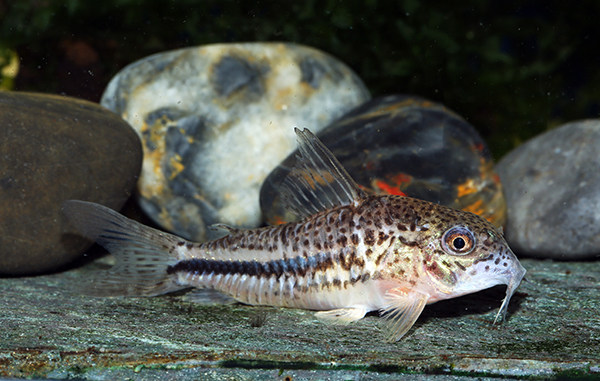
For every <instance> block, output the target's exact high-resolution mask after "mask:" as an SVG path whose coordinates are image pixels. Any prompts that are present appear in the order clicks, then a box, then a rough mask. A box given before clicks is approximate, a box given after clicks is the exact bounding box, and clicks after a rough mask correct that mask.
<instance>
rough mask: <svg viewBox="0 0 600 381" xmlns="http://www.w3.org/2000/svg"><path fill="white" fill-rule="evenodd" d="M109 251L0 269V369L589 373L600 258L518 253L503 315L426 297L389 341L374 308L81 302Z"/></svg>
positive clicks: (20, 374)
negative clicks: (522, 276) (73, 261)
mask: <svg viewBox="0 0 600 381" xmlns="http://www.w3.org/2000/svg"><path fill="white" fill-rule="evenodd" d="M107 258H110V257H105V258H103V259H101V260H100V261H96V262H94V263H91V264H88V265H86V266H83V267H80V268H77V269H73V270H69V271H66V272H63V273H59V274H55V275H48V276H39V277H28V278H3V279H0V290H1V292H0V308H1V309H0V377H5V378H8V379H10V378H38V379H46V378H50V379H80V380H110V379H122V380H126V379H131V380H189V379H206V380H221V379H227V380H304V379H307V380H309V379H310V380H313V379H329V380H392V379H399V378H400V379H406V380H425V379H428V380H470V379H488V378H489V379H499V378H500V379H502V378H505V379H534V380H535V379H578V380H579V379H600V292H599V291H600V262H598V261H596V262H553V261H540V260H533V259H525V260H522V264H523V266H524V267H525V268H526V269H527V270H528V273H527V278H528V279H529V280H530V281H531V282H532V283H533V285H531V284H527V283H523V284H522V285H521V287H520V289H519V291H518V292H517V293H516V294H515V296H514V297H513V300H512V302H511V305H510V308H509V316H508V321H507V322H505V323H504V324H502V325H500V326H495V327H493V326H492V324H491V323H492V321H493V319H494V317H495V314H496V312H497V310H498V308H499V307H500V303H501V301H502V298H503V297H504V290H505V288H504V287H496V288H493V289H490V290H486V291H482V292H479V293H476V294H472V295H468V296H464V297H461V298H458V299H453V300H449V301H443V302H439V303H437V304H433V305H430V306H427V307H426V308H425V311H424V313H423V315H422V316H421V317H420V318H419V320H418V321H417V324H416V325H415V326H414V327H413V329H411V331H410V332H409V333H408V335H407V336H406V337H405V338H404V339H403V340H401V341H400V342H397V343H386V342H384V341H383V340H382V338H383V335H382V332H381V330H382V328H383V326H384V325H383V321H382V319H380V318H379V317H378V316H377V314H370V315H368V316H367V317H366V318H365V319H363V320H361V321H359V322H357V323H355V324H352V325H350V326H347V327H344V326H330V325H327V324H325V323H323V322H321V321H318V320H317V319H315V318H314V316H313V313H312V312H310V311H303V310H295V309H275V308H267V307H250V306H244V305H233V306H231V305H230V306H217V307H214V306H213V307H206V306H199V305H192V304H190V303H187V302H183V301H181V300H179V298H178V297H177V296H161V297H154V298H129V299H120V298H90V297H86V296H82V295H79V294H77V292H76V285H77V284H78V283H79V282H81V280H82V279H84V278H86V277H87V276H89V274H90V272H91V271H98V269H99V267H100V266H101V265H102V262H103V261H104V262H106V261H107V260H108V259H107Z"/></svg>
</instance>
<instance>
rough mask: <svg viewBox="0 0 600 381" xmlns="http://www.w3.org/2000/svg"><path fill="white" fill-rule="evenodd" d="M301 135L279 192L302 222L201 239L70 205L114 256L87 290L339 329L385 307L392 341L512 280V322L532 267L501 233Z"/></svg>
mask: <svg viewBox="0 0 600 381" xmlns="http://www.w3.org/2000/svg"><path fill="white" fill-rule="evenodd" d="M295 133H296V136H297V140H298V145H299V153H298V155H297V162H296V165H295V167H294V168H293V169H292V171H291V172H290V173H289V174H288V176H287V178H286V179H285V181H284V184H283V186H282V190H281V192H282V199H283V202H284V203H285V205H286V207H287V208H289V209H290V210H292V211H293V212H294V213H295V214H296V215H298V216H299V217H300V218H301V219H300V221H299V222H290V223H284V224H281V225H276V226H267V227H261V228H256V229H248V230H241V229H236V228H232V227H227V226H224V225H221V226H219V228H220V229H223V230H224V231H225V232H226V235H224V236H223V237H221V238H218V239H215V240H212V241H208V242H204V243H196V242H190V241H188V240H185V239H183V238H180V237H178V236H176V235H173V234H170V233H166V232H163V231H160V230H156V229H153V228H150V227H148V226H145V225H143V224H140V223H138V222H136V221H133V220H130V219H128V218H126V217H124V216H122V215H121V214H119V213H117V212H115V211H113V210H112V209H109V208H107V207H104V206H101V205H98V204H95V203H91V202H86V201H78V200H70V201H66V202H65V203H64V204H63V211H64V213H65V214H66V215H67V216H68V218H69V220H70V221H71V223H72V224H73V225H74V226H75V227H77V229H78V230H79V231H80V232H81V233H82V234H83V235H85V236H87V237H88V238H90V239H92V240H94V241H96V242H97V243H98V244H100V245H101V246H103V247H104V248H106V249H107V250H108V251H109V252H111V253H112V254H113V255H114V256H115V258H116V260H115V261H116V263H115V265H114V266H113V267H112V268H111V269H109V270H107V271H103V272H98V275H96V276H94V277H93V278H92V279H91V280H90V281H89V282H88V283H87V284H85V285H82V286H81V290H82V292H84V293H85V294H88V295H92V296H108V297H115V296H132V297H137V296H156V295H161V294H165V293H170V292H174V291H178V290H182V289H186V288H188V289H189V288H193V289H192V291H191V292H190V293H188V294H187V298H188V300H190V301H193V302H198V303H204V304H229V303H236V302H239V303H243V304H247V305H253V306H274V307H289V308H299V309H307V310H314V311H316V312H315V315H316V317H317V318H319V319H321V320H322V321H325V322H327V323H331V324H350V323H353V322H356V321H358V320H360V319H362V318H363V317H364V316H365V315H366V314H367V313H369V312H371V311H378V312H379V314H380V316H381V317H383V319H385V329H384V332H385V335H386V338H387V340H388V341H390V342H394V341H397V340H400V339H401V338H402V337H403V336H404V335H405V334H406V333H407V332H408V331H409V330H410V328H411V327H412V326H413V325H414V323H415V322H416V320H417V319H418V317H419V316H420V315H421V313H422V311H423V309H424V308H425V306H426V305H428V304H431V303H435V302H437V301H440V300H445V299H451V298H456V297H459V296H462V295H465V294H470V293H474V292H477V291H480V290H483V289H487V288H490V287H492V286H496V285H506V286H507V287H506V296H505V298H504V299H503V301H502V304H501V306H500V309H499V311H498V313H497V315H496V318H495V319H494V322H493V324H496V323H498V322H500V321H502V320H505V316H506V312H507V309H508V304H509V301H510V299H511V297H512V296H513V294H514V293H515V291H516V289H517V288H518V287H519V285H520V284H521V281H522V279H523V278H524V275H525V273H526V270H525V269H524V268H523V266H522V265H521V263H520V262H519V260H518V259H517V257H516V256H515V254H514V253H513V252H512V251H511V249H510V247H509V246H508V244H507V242H506V241H505V239H504V238H503V234H502V232H501V231H499V230H497V229H496V228H495V227H494V226H493V225H492V224H491V223H489V222H488V221H487V220H485V219H484V218H482V217H480V216H478V215H476V214H472V213H469V212H465V211H461V210H455V209H451V208H448V207H445V206H442V205H438V204H436V203H431V202H427V201H423V200H419V199H415V198H410V197H406V196H400V195H379V196H377V195H370V194H367V193H365V192H364V191H363V190H361V189H360V188H359V186H358V185H357V184H356V183H355V182H354V180H353V179H352V178H351V177H350V175H348V173H347V172H346V170H345V169H344V168H343V167H342V165H341V164H340V163H339V162H338V160H337V159H336V158H335V156H334V155H333V154H332V153H331V151H329V149H327V147H325V145H323V143H322V142H321V141H320V140H319V139H318V138H317V137H316V136H315V135H314V134H313V133H312V132H310V130H308V129H303V130H300V129H297V128H296V129H295Z"/></svg>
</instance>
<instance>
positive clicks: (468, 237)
mask: <svg viewBox="0 0 600 381" xmlns="http://www.w3.org/2000/svg"><path fill="white" fill-rule="evenodd" d="M474 247H475V236H474V235H473V233H471V231H470V230H469V229H467V228H465V227H463V226H455V227H453V228H451V229H449V230H448V231H446V232H445V233H444V235H443V236H442V248H443V249H444V251H446V252H447V253H448V254H453V255H465V254H469V253H470V252H471V251H472V250H473V248H474Z"/></svg>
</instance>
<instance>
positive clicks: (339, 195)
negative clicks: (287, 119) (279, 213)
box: [281, 128, 365, 218]
mask: <svg viewBox="0 0 600 381" xmlns="http://www.w3.org/2000/svg"><path fill="white" fill-rule="evenodd" d="M294 131H295V132H296V135H297V138H298V151H299V155H298V156H297V160H296V165H295V167H294V169H293V170H292V171H291V172H290V173H289V174H288V176H287V178H286V179H285V180H284V183H283V187H282V190H281V192H282V194H281V196H282V197H281V198H282V200H283V203H284V205H285V206H286V207H287V208H288V209H290V210H292V211H293V212H294V213H295V214H296V215H297V216H298V217H300V218H305V217H309V216H312V215H313V214H316V213H319V212H322V211H324V210H327V209H331V208H334V207H336V206H342V205H350V204H357V203H358V201H359V200H360V199H361V198H363V197H365V193H364V192H363V191H362V190H361V189H360V188H359V187H358V185H356V183H355V182H354V180H352V178H351V177H350V175H349V174H348V172H346V170H345V169H344V167H342V165H341V164H340V162H339V161H338V160H337V159H336V158H335V156H333V154H332V153H331V151H329V149H327V147H325V145H324V144H323V143H321V141H320V140H319V139H318V138H317V137H316V136H315V135H314V134H313V133H312V132H310V131H309V130H308V129H306V128H305V129H304V130H302V131H301V130H299V129H298V128H296V129H294Z"/></svg>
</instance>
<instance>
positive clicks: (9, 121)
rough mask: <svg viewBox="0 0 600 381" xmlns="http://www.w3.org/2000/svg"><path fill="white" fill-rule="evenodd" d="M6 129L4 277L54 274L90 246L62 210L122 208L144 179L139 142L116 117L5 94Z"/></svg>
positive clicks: (0, 270)
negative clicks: (80, 204)
mask: <svg viewBox="0 0 600 381" xmlns="http://www.w3.org/2000/svg"><path fill="white" fill-rule="evenodd" d="M0 124H1V125H2V127H1V128H0V152H1V153H2V154H1V155H0V275H30V274H37V273H42V272H48V271H52V270H55V269H57V268H59V267H60V266H62V265H64V264H66V263H68V262H70V261H71V260H73V259H74V258H76V257H78V256H79V255H81V253H82V252H83V250H85V248H86V247H88V246H90V243H89V242H88V241H86V240H85V239H83V238H82V237H81V236H79V235H78V233H77V232H76V231H75V229H74V228H73V227H71V225H70V224H69V223H68V221H67V219H66V217H65V216H64V215H63V214H62V212H61V210H60V209H61V204H62V202H63V201H65V200H68V199H78V200H89V201H94V202H98V203H101V204H104V205H106V206H109V207H111V208H114V209H118V208H120V207H121V206H122V205H123V203H124V202H125V200H126V199H127V197H129V195H130V194H131V192H132V191H133V188H134V186H135V182H136V180H137V176H138V174H139V171H140V167H141V162H142V149H141V145H140V141H139V139H138V137H137V135H136V134H135V132H134V131H133V130H132V129H131V127H129V125H128V124H127V123H126V122H124V121H123V120H122V119H121V118H120V117H119V116H118V115H115V114H113V113H112V112H110V111H108V110H106V109H105V108H103V107H100V106H99V105H97V104H95V103H91V102H87V101H82V100H78V99H74V98H67V97H63V96H56V95H44V94H33V93H14V92H0Z"/></svg>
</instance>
